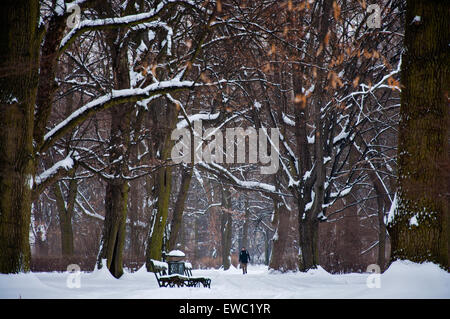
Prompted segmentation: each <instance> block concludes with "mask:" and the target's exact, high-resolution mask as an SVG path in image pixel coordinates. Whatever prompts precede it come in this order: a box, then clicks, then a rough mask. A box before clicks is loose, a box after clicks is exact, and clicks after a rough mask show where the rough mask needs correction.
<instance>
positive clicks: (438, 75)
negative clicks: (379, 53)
mask: <svg viewBox="0 0 450 319" xmlns="http://www.w3.org/2000/svg"><path fill="white" fill-rule="evenodd" d="M449 9H450V7H449V6H448V4H447V3H445V2H441V1H428V0H408V2H407V9H406V31H405V46H406V50H405V53H404V54H403V59H402V60H403V62H402V76H401V78H402V84H403V87H404V88H403V89H402V93H401V107H400V118H401V120H400V125H399V126H400V130H399V146H398V167H399V172H398V173H399V180H398V206H397V209H396V211H395V214H394V218H393V220H392V221H391V223H390V224H389V229H388V230H389V234H390V236H391V244H392V254H391V261H395V260H397V259H408V260H411V261H414V262H424V261H431V262H435V263H437V264H439V265H441V267H443V268H444V269H446V270H447V271H449V232H448V223H449V208H450V207H449V196H448V194H449V182H448V181H449V129H448V128H449V105H448V84H449V82H448V81H449V78H450V72H449V69H450V56H449V55H450V53H449V49H448V43H450V20H449V19H448V16H449V13H450V12H449ZM419 17H420V19H419Z"/></svg>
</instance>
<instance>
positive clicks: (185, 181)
mask: <svg viewBox="0 0 450 319" xmlns="http://www.w3.org/2000/svg"><path fill="white" fill-rule="evenodd" d="M180 169H181V171H182V172H181V174H182V176H181V185H180V191H179V192H178V197H177V201H176V203H175V208H174V210H173V217H172V222H171V224H170V238H169V243H168V244H167V246H168V248H169V250H173V249H176V247H177V243H178V242H179V237H180V236H179V235H180V234H179V233H180V229H181V226H182V223H183V211H184V203H185V202H186V198H187V194H188V191H189V186H190V185H191V178H192V168H184V167H181V168H180Z"/></svg>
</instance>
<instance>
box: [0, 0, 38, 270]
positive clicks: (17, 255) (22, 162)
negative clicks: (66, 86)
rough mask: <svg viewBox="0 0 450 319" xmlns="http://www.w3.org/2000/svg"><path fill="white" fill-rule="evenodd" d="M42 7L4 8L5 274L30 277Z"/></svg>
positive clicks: (0, 108)
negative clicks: (34, 142)
mask: <svg viewBox="0 0 450 319" xmlns="http://www.w3.org/2000/svg"><path fill="white" fill-rule="evenodd" d="M38 21H39V1H37V0H28V1H24V0H17V1H11V0H5V1H2V2H1V5H0V29H1V30H2V31H1V32H0V87H1V91H0V127H1V130H0V252H1V253H0V273H18V272H21V271H28V270H29V267H30V245H29V238H28V237H29V227H30V212H31V187H32V181H33V175H34V165H33V160H34V156H33V126H34V124H33V121H34V106H35V102H36V91H37V86H38V72H37V70H38V63H39V34H38Z"/></svg>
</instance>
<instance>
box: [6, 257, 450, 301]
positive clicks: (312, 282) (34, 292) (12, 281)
mask: <svg viewBox="0 0 450 319" xmlns="http://www.w3.org/2000/svg"><path fill="white" fill-rule="evenodd" d="M193 275H194V276H208V277H210V278H211V279H212V282H211V288H210V289H208V288H203V287H201V288H187V287H182V288H176V287H175V288H159V287H158V284H157V282H156V279H155V276H154V274H153V273H148V272H146V270H145V267H143V268H141V269H140V270H139V271H137V272H135V273H125V274H124V275H123V276H122V277H121V278H120V279H114V278H113V277H112V276H111V275H110V273H109V272H108V271H107V270H106V269H105V268H103V269H101V270H95V271H94V272H89V273H87V272H83V273H81V277H80V279H81V282H80V283H81V285H80V286H81V287H80V288H68V287H67V284H66V280H67V277H68V273H58V272H51V273H26V274H23V273H22V274H15V275H4V274H1V275H0V298H135V299H140V298H166V299H174V298H175V299H178V298H183V299H188V298H193V299H205V298H217V299H221V298H227V299H230V298H231V299H252V298H258V299H260V298H261V299H273V298H283V299H291V298H295V299H301V298H450V274H448V273H446V272H445V271H443V270H442V269H440V268H439V267H438V266H436V265H435V264H432V263H424V264H415V263H412V262H409V261H397V262H395V263H393V264H392V265H391V266H390V267H389V269H388V270H387V271H386V272H385V273H383V274H382V275H381V281H380V283H381V287H380V288H368V287H367V284H366V280H367V277H368V274H343V275H331V274H329V273H327V272H326V271H325V270H323V269H322V268H320V267H319V269H315V270H311V271H309V272H307V273H300V272H295V273H294V272H288V273H279V272H269V271H268V270H267V267H266V266H261V265H249V267H248V274H247V275H242V273H241V271H240V270H238V269H236V268H233V267H232V268H231V269H229V270H227V271H223V270H215V269H208V270H198V269H194V270H193Z"/></svg>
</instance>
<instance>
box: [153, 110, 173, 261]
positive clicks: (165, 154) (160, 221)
mask: <svg viewBox="0 0 450 319" xmlns="http://www.w3.org/2000/svg"><path fill="white" fill-rule="evenodd" d="M158 103H161V102H158ZM176 119H177V110H176V107H175V105H173V104H167V108H166V114H160V115H159V120H160V122H161V123H159V124H160V125H163V127H162V133H161V140H162V142H161V143H160V145H161V147H160V159H161V160H162V161H165V160H167V159H169V158H170V153H171V150H172V146H173V141H172V140H171V138H170V134H171V131H172V129H173V128H174V127H175V123H176ZM156 184H157V187H156V193H157V197H158V202H157V213H156V216H155V219H154V222H153V226H152V229H151V232H150V235H149V238H148V243H147V251H146V259H147V266H148V267H149V264H148V261H149V260H150V259H155V260H160V259H161V256H162V250H163V248H164V247H163V246H164V232H165V228H166V223H167V217H168V214H169V204H170V193H171V191H172V167H171V166H165V167H161V168H160V169H159V170H158V173H157V183H156Z"/></svg>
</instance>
